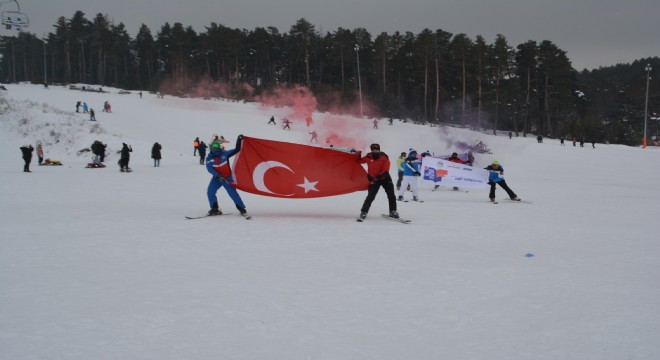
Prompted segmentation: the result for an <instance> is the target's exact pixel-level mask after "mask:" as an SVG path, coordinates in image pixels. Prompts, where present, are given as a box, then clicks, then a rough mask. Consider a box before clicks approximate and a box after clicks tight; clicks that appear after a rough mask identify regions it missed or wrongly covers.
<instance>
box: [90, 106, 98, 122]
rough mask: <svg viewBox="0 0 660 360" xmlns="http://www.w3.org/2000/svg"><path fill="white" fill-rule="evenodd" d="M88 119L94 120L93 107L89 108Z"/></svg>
mask: <svg viewBox="0 0 660 360" xmlns="http://www.w3.org/2000/svg"><path fill="white" fill-rule="evenodd" d="M89 121H96V113H95V112H94V109H91V108H90V109H89Z"/></svg>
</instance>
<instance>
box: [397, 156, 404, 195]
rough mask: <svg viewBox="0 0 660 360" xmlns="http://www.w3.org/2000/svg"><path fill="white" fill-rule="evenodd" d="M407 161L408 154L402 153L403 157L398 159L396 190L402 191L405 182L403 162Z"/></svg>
mask: <svg viewBox="0 0 660 360" xmlns="http://www.w3.org/2000/svg"><path fill="white" fill-rule="evenodd" d="M404 161H406V153H405V152H402V153H401V155H399V157H398V158H397V159H396V170H397V172H396V173H397V180H396V190H397V191H399V190H401V181H403V162H404Z"/></svg>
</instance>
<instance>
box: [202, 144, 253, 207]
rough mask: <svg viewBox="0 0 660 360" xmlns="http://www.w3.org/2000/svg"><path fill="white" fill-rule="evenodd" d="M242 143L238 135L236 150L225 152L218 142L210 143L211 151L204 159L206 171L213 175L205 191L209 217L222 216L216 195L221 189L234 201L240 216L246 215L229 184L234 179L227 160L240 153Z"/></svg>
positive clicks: (238, 196)
mask: <svg viewBox="0 0 660 360" xmlns="http://www.w3.org/2000/svg"><path fill="white" fill-rule="evenodd" d="M242 143H243V135H238V138H237V139H236V148H234V149H231V150H225V148H224V145H223V144H222V143H221V142H219V141H214V142H213V143H211V151H210V152H209V155H208V156H207V157H206V170H207V171H208V172H209V173H210V174H211V175H213V177H212V178H211V182H209V186H208V188H207V190H206V195H207V196H208V198H209V205H210V206H211V210H209V213H208V214H209V215H221V214H222V212H221V211H220V208H219V207H218V197H217V195H216V193H217V192H218V190H220V188H221V187H224V188H225V190H226V191H227V194H229V197H230V198H231V199H232V200H233V201H234V204H235V205H236V208H237V209H238V211H240V212H241V215H246V214H247V210H246V209H245V204H243V200H241V197H240V195H238V191H236V188H235V187H234V186H233V185H232V184H231V183H232V182H234V179H233V178H232V176H231V175H232V174H231V168H230V167H229V158H230V157H232V156H234V155H236V154H238V152H239V151H241V144H242Z"/></svg>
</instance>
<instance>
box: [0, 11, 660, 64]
mask: <svg viewBox="0 0 660 360" xmlns="http://www.w3.org/2000/svg"><path fill="white" fill-rule="evenodd" d="M18 1H19V3H20V5H21V10H22V12H24V13H26V14H27V15H28V16H29V17H30V27H29V29H28V31H30V32H32V33H35V34H37V35H39V36H42V35H43V34H44V33H47V32H50V31H52V30H53V28H52V25H53V24H54V23H55V21H56V20H57V18H58V17H59V16H64V17H66V18H71V16H73V13H74V12H75V11H76V10H81V11H83V12H84V13H85V15H86V17H87V18H88V19H92V18H93V17H94V16H95V15H96V14H97V13H103V14H107V15H108V16H109V18H110V19H111V20H113V21H114V22H115V23H119V22H123V23H124V24H125V25H126V28H127V30H128V32H129V34H130V35H131V36H132V37H135V35H136V34H137V31H138V29H139V27H140V25H141V24H142V23H144V24H146V25H147V26H148V27H149V28H150V29H151V31H152V34H153V35H154V36H155V35H156V33H157V32H158V30H159V29H160V27H161V26H162V25H163V24H164V23H165V22H170V24H172V23H174V22H180V23H182V24H183V25H184V26H188V25H190V26H192V27H193V28H194V29H195V30H196V31H198V32H201V31H204V26H205V25H208V24H210V23H211V22H216V23H218V24H222V25H225V26H228V27H231V28H241V29H248V30H252V29H254V28H255V27H267V26H275V27H277V28H278V29H279V31H280V32H288V31H289V30H290V28H291V26H292V25H293V24H295V22H296V21H297V20H298V19H300V18H305V19H307V20H308V21H309V22H310V23H312V24H314V25H315V26H316V29H317V30H323V31H324V32H328V31H330V32H333V31H335V30H337V28H339V27H343V28H346V29H355V28H357V27H363V28H365V29H367V31H369V32H370V33H371V34H372V35H373V36H374V37H375V36H376V35H378V34H379V33H381V32H388V33H390V34H392V33H393V32H395V31H400V32H406V31H411V32H413V33H415V34H416V33H419V32H420V31H421V30H422V29H424V28H428V29H431V30H436V29H442V30H444V31H448V32H450V33H453V34H458V33H465V34H467V35H468V36H470V37H471V38H472V39H474V38H475V37H476V35H479V34H480V35H482V36H483V37H484V38H485V39H486V41H487V42H488V43H492V42H493V41H494V40H495V36H496V35H497V34H502V35H504V36H505V37H506V38H507V39H508V41H509V44H510V45H512V46H516V45H518V44H520V43H523V42H525V41H527V40H535V41H537V42H540V41H542V40H550V41H552V42H553V43H555V44H556V45H557V46H558V47H559V48H561V49H562V50H565V51H566V52H567V53H568V57H569V59H570V60H571V62H572V63H573V67H575V68H576V69H578V70H582V69H583V68H587V69H593V68H598V67H599V66H609V65H615V64H617V63H628V62H632V61H633V60H635V59H639V58H643V57H651V56H660V0H628V1H624V0H544V1H540V0H407V1H406V0H380V1H377V0H361V1H356V0H322V1H319V0H240V1H237V0H230V1H227V0H188V1H184V0H132V1H124V0H114V1H113V0H18ZM14 9H15V5H14V4H4V5H2V8H1V9H0V10H3V11H6V10H14ZM10 33H11V32H8V31H7V30H4V29H2V30H0V34H2V35H8V34H10Z"/></svg>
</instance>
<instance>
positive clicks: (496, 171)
mask: <svg viewBox="0 0 660 360" xmlns="http://www.w3.org/2000/svg"><path fill="white" fill-rule="evenodd" d="M486 170H488V171H490V174H489V175H488V185H490V193H489V194H488V197H489V198H490V201H491V202H495V186H496V185H499V186H500V187H501V188H502V189H504V191H506V193H507V194H508V195H509V198H510V199H511V200H515V201H520V199H519V198H518V196H517V195H516V193H514V192H513V190H511V189H510V188H509V186H508V185H507V184H506V181H504V178H503V177H502V175H504V168H503V167H502V166H501V165H500V163H499V162H498V161H493V163H492V164H491V165H488V166H486Z"/></svg>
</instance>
